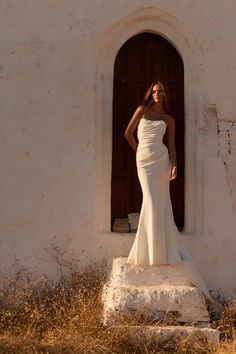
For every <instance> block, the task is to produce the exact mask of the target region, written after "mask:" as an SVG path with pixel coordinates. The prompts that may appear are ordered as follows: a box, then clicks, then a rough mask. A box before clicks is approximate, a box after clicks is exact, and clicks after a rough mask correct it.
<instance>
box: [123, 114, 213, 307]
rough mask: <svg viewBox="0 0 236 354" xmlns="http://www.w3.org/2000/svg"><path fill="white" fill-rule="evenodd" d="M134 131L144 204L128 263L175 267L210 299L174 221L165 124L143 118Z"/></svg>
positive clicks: (161, 121)
mask: <svg viewBox="0 0 236 354" xmlns="http://www.w3.org/2000/svg"><path fill="white" fill-rule="evenodd" d="M137 130H138V131H137V136H138V141H139V143H138V148H137V152H136V163H137V171H138V177H139V181H140V184H141V188H142V192H143V202H142V207H141V212H140V217H139V224H138V229H137V233H136V237H135V240H134V243H133V246H132V248H131V251H130V254H129V256H128V262H129V263H132V264H135V265H158V264H178V267H179V269H180V271H181V272H182V274H183V275H184V276H185V277H186V278H187V279H188V280H189V281H190V282H191V283H192V284H193V285H195V286H197V287H198V288H200V289H201V290H202V291H203V293H204V294H205V295H206V296H207V297H208V298H210V299H211V300H212V298H211V296H210V294H209V292H208V290H207V287H206V285H205V283H204V281H203V279H202V278H201V276H200V273H199V272H198V270H197V267H196V265H195V263H194V261H193V259H192V257H191V255H190V254H189V252H188V250H187V248H186V246H185V243H184V241H183V239H182V236H181V235H180V233H179V231H178V229H177V227H176V225H175V222H174V218H173V211H172V204H171V199H170V193H169V181H168V179H169V178H170V176H171V166H170V160H169V153H168V149H167V147H166V146H165V145H164V144H163V141H162V140H163V135H164V133H165V131H166V123H165V121H163V120H157V121H154V120H149V119H144V118H142V119H140V122H139V124H138V128H137Z"/></svg>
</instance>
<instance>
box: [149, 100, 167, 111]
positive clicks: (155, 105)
mask: <svg viewBox="0 0 236 354" xmlns="http://www.w3.org/2000/svg"><path fill="white" fill-rule="evenodd" d="M151 108H152V109H153V110H154V111H155V112H157V113H165V111H164V109H163V104H160V103H159V102H157V103H153V105H152V106H151Z"/></svg>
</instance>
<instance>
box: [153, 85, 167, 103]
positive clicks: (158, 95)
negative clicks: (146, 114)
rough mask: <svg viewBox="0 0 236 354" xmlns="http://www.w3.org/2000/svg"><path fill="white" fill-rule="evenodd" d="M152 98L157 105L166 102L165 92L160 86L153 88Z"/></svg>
mask: <svg viewBox="0 0 236 354" xmlns="http://www.w3.org/2000/svg"><path fill="white" fill-rule="evenodd" d="M152 98H153V101H154V102H155V103H157V102H163V100H164V91H163V89H162V87H161V85H160V84H157V85H155V86H153V88H152Z"/></svg>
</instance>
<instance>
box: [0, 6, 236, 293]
mask: <svg viewBox="0 0 236 354" xmlns="http://www.w3.org/2000/svg"><path fill="white" fill-rule="evenodd" d="M235 16H236V3H235V1H231V0H227V1H221V0H208V1H207V4H206V2H205V1H204V0H198V1H194V0H192V1H190V0H186V1H182V0H155V1H145V2H144V1H143V0H142V1H141V0H130V1H126V0H117V1H110V0H97V1H96V0H88V1H82V0H70V1H67V2H65V1H62V0H51V1H48V0H34V1H32V0H25V1H24V2H22V1H21V2H20V1H17V0H8V1H2V2H1V3H0V33H1V37H0V41H1V45H0V53H1V55H0V58H1V62H0V79H1V80H0V88H1V139H0V144H1V147H0V154H1V177H0V178H1V180H0V181H1V183H0V186H1V199H0V203H1V221H0V227H1V234H0V237H1V249H0V264H1V271H2V272H3V273H4V272H7V271H8V269H10V268H11V267H12V264H15V263H17V264H25V265H26V266H27V267H29V268H30V269H32V270H33V271H37V272H39V273H41V272H46V273H47V274H48V275H49V276H50V277H55V276H56V265H55V264H54V263H52V262H50V259H51V257H50V255H49V253H48V251H46V250H45V248H47V249H48V250H51V249H52V248H53V246H52V244H53V245H56V246H58V247H59V248H60V249H66V250H68V254H66V255H65V257H68V259H72V258H74V259H77V260H78V259H79V260H80V264H81V265H84V264H86V263H88V262H89V261H90V260H91V259H95V258H98V259H99V258H107V257H113V256H120V255H123V256H125V255H128V252H129V250H130V247H131V245H132V242H133V238H134V235H131V234H123V235H119V234H114V233H111V232H110V230H109V225H110V205H109V200H110V178H111V175H110V174H111V160H110V159H111V122H112V79H113V77H112V75H113V72H112V70H113V64H114V59H115V55H116V53H117V51H118V50H119V48H120V46H121V45H122V44H123V43H124V42H125V41H126V40H127V39H128V38H130V37H131V36H133V35H135V34H137V33H140V32H142V31H146V30H148V31H151V32H153V33H158V34H161V35H163V36H164V37H165V38H167V39H168V40H170V42H171V43H172V44H173V45H174V46H175V47H176V48H177V50H178V51H179V53H180V55H181V56H182V58H183V61H184V66H185V105H186V118H185V119H186V161H187V164H186V190H185V194H186V203H185V205H186V227H185V230H184V232H183V237H184V239H185V241H186V242H187V245H188V248H189V250H190V251H191V253H192V255H193V256H194V258H195V259H196V263H197V264H198V266H199V269H200V271H201V273H202V275H203V277H204V279H205V281H206V283H207V285H208V288H209V289H212V290H213V291H214V293H215V294H217V292H218V291H219V292H220V293H221V294H222V295H225V296H230V295H233V294H234V295H235V290H236V257H235V251H236V238H235V236H236V227H235V226H236V225H235V220H236V218H235V210H236V207H235V203H236V192H235V185H236V108H235V107H236V106H235V95H236V87H235V86H236V80H235V79H234V75H235V71H236V67H235V66H236V64H235V63H236V47H235V32H236V26H235Z"/></svg>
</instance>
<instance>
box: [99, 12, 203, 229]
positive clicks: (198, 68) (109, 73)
mask: <svg viewBox="0 0 236 354" xmlns="http://www.w3.org/2000/svg"><path fill="white" fill-rule="evenodd" d="M142 32H150V33H154V34H158V35H160V36H162V37H163V38H165V39H166V40H167V41H169V42H170V43H171V44H172V45H173V46H174V47H175V48H176V50H177V51H178V53H179V54H180V56H181V58H182V60H183V64H184V87H185V90H184V111H185V119H184V121H185V137H184V139H185V192H184V194H185V201H184V202H185V215H184V219H185V225H184V229H183V230H182V232H181V233H185V234H190V235H200V236H201V235H202V233H203V210H204V209H203V199H204V198H203V197H204V196H203V183H204V180H203V172H204V170H203V168H204V165H203V161H204V159H203V156H204V127H205V121H204V101H203V94H202V93H201V90H199V87H201V78H202V76H203V74H204V55H203V52H202V48H201V46H200V44H199V41H198V39H197V38H196V36H195V35H194V34H193V33H192V32H190V31H189V29H188V28H186V27H185V26H184V24H182V23H181V22H179V21H178V20H177V19H176V18H174V17H173V16H172V15H169V14H168V13H166V12H163V11H161V10H160V9H157V8H155V7H148V8H144V9H141V10H138V11H135V12H134V13H131V14H130V15H129V16H126V17H125V18H124V19H122V20H121V21H119V23H117V24H115V25H114V26H113V27H112V28H110V29H109V31H108V32H107V34H106V36H105V37H104V40H103V41H102V42H101V43H100V47H99V50H98V55H97V61H96V62H97V65H96V74H95V75H96V77H95V83H96V112H95V153H94V164H95V166H94V198H95V200H94V231H95V232H100V233H101V232H102V233H113V232H111V231H110V214H111V202H110V199H111V172H112V171H111V166H112V161H111V159H112V106H113V102H112V101H113V70H114V64H115V58H116V55H117V53H118V51H119V49H120V48H121V47H122V45H123V44H124V43H125V42H126V41H127V40H128V39H129V38H131V37H133V36H135V35H137V34H139V33H142ZM199 63H200V64H199Z"/></svg>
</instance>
